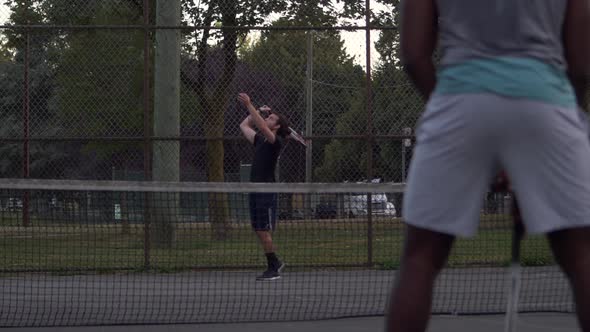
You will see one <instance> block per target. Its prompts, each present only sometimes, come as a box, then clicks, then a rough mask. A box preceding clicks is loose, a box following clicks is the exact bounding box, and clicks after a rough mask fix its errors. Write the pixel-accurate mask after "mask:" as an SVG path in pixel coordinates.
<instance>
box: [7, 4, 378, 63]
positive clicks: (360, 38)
mask: <svg viewBox="0 0 590 332" xmlns="http://www.w3.org/2000/svg"><path fill="white" fill-rule="evenodd" d="M0 1H2V0H0ZM2 3H4V1H2ZM373 6H374V7H375V8H376V9H380V10H387V9H388V8H386V7H385V6H383V5H377V4H373ZM9 15H10V11H9V9H8V7H7V6H6V5H4V4H0V25H2V24H5V23H6V21H7V20H8V17H9ZM354 23H356V24H357V25H359V26H363V25H364V21H359V22H354ZM341 34H342V39H343V40H344V46H345V47H346V50H347V52H348V53H349V54H350V55H352V56H353V57H354V58H355V63H358V64H359V65H361V66H362V67H363V68H364V67H365V64H366V59H365V32H364V31H360V30H359V31H350V32H349V31H343V32H341ZM378 37H379V32H378V31H372V32H371V41H372V42H373V45H372V46H371V58H372V64H373V65H375V64H376V63H377V61H378V60H379V59H378V56H379V54H378V53H377V51H376V50H375V46H374V42H375V41H376V40H377V38H378Z"/></svg>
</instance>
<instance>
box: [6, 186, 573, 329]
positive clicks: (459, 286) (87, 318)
mask: <svg viewBox="0 0 590 332" xmlns="http://www.w3.org/2000/svg"><path fill="white" fill-rule="evenodd" d="M403 190H404V187H403V185H402V184H394V183H380V184H375V183H362V184H357V183H355V184H352V183H345V184H319V183H314V184H305V183H277V184H253V183H190V182H175V183H165V182H131V181H72V180H32V179H0V233H1V234H0V292H1V293H2V296H0V308H1V309H0V326H3V327H16V326H73V325H107V324H108V325H111V324H175V323H178V324H180V323H205V322H207V323H211V322H247V321H282V320H315V319H330V318H339V317H350V316H366V315H382V314H383V313H384V308H385V301H386V298H387V295H388V293H389V290H390V288H391V286H392V283H393V280H394V278H395V274H396V269H397V267H398V265H399V256H400V253H401V248H402V244H403V235H404V228H403V224H402V222H401V219H400V218H399V216H400V214H401V211H400V208H401V201H402V198H403ZM251 194H267V195H273V197H275V198H276V201H277V211H276V215H277V216H278V221H277V223H276V228H275V230H274V232H273V240H274V243H275V245H276V246H277V248H278V249H277V254H278V255H279V257H280V258H281V259H282V260H283V261H284V262H285V263H286V266H287V267H286V269H285V270H284V271H283V273H282V278H281V279H279V280H274V281H267V282H260V281H256V276H257V275H258V274H260V273H261V272H262V271H263V270H264V269H265V267H266V266H265V265H266V261H265V257H264V254H263V252H262V249H261V247H260V244H259V243H258V240H257V238H256V235H255V234H254V232H253V231H252V226H251V221H250V220H251V219H250V218H251V215H250V214H251V211H250V206H249V200H250V195H251ZM482 199H484V203H485V204H483V208H482V213H481V222H480V231H479V234H478V236H477V237H476V238H474V239H460V240H457V242H456V244H455V248H454V249H453V252H452V255H451V257H450V259H449V263H448V266H447V267H446V268H445V269H444V271H443V273H442V274H441V276H440V278H439V279H438V280H437V284H436V290H435V297H434V303H433V312H434V313H439V314H443V313H444V314H449V313H452V314H475V313H502V312H504V311H505V309H506V289H507V287H508V280H507V277H506V276H507V275H506V267H507V266H508V264H509V261H510V239H511V229H512V227H511V225H510V219H509V216H508V215H507V211H508V210H509V209H508V208H507V206H506V202H507V199H506V197H503V196H502V195H488V196H487V197H485V198H482ZM522 263H523V265H524V269H523V281H522V288H521V295H520V299H521V302H520V303H519V310H520V311H526V312H540V311H561V312H572V311H573V301H572V297H571V294H570V290H569V288H568V284H567V282H566V280H565V279H564V277H563V276H562V273H561V272H560V271H559V269H558V268H557V267H556V266H555V264H554V262H553V259H552V255H551V253H550V250H549V248H548V245H547V242H546V240H545V239H544V238H542V237H528V238H527V239H526V240H525V241H524V242H523V247H522Z"/></svg>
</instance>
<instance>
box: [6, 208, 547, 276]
mask: <svg viewBox="0 0 590 332" xmlns="http://www.w3.org/2000/svg"><path fill="white" fill-rule="evenodd" d="M498 220H499V219H498V218H497V217H488V218H487V220H486V219H485V218H484V220H482V224H481V227H480V231H479V235H478V236H477V237H475V238H473V239H459V240H457V241H456V243H455V247H454V249H453V252H452V254H451V257H450V259H449V266H451V267H473V266H506V265H507V264H508V263H509V260H510V241H511V230H510V226H509V224H508V223H507V222H506V221H498ZM212 234H213V233H212V231H211V228H210V225H208V224H204V223H183V224H176V226H175V239H176V240H175V242H174V244H173V246H172V247H170V248H150V250H149V255H148V256H149V262H150V265H151V268H153V269H155V270H157V271H164V272H166V271H182V270H190V269H212V268H215V269H219V268H232V269H233V268H239V267H243V268H251V267H254V266H256V267H261V266H263V264H264V256H263V255H262V254H261V250H260V247H259V244H258V242H257V239H256V237H255V235H254V233H253V232H252V231H251V229H250V226H249V225H248V224H233V228H232V231H231V233H230V235H229V236H228V237H227V238H226V239H224V240H216V239H214V238H213V236H212ZM367 234H368V232H367V224H366V221H365V220H361V219H356V220H352V219H342V220H330V221H327V220H326V221H323V220H322V221H297V222H281V223H280V224H279V229H278V232H276V233H275V236H274V239H275V242H276V244H277V245H278V252H279V254H280V255H281V257H283V258H284V259H285V260H286V261H287V262H288V263H289V266H290V267H291V268H295V267H299V268H301V269H307V268H326V267H331V268H339V267H340V268H345V267H351V266H361V265H366V264H368V252H369V249H368V248H369V245H368V243H369V240H368V235H367ZM402 234H403V226H402V225H401V222H400V221H399V220H395V219H393V220H391V219H389V220H383V219H377V220H375V221H374V222H373V236H372V260H373V262H372V266H374V267H375V268H379V269H395V268H397V267H398V266H399V260H398V257H399V255H400V252H401V247H402V241H403V238H402ZM144 238H145V234H144V228H143V225H130V226H129V227H128V228H127V229H125V228H123V227H122V226H121V225H120V224H117V225H104V224H101V225H92V224H89V225H78V224H60V225H56V224H52V225H49V224H43V223H42V222H40V221H37V220H34V219H33V220H31V226H30V227H26V228H25V227H22V226H19V223H18V219H17V218H15V219H13V220H9V219H8V218H2V222H1V226H0V264H1V266H2V269H3V270H4V271H19V270H21V271H22V270H26V271H39V272H48V271H50V272H55V273H79V272H78V271H79V270H89V271H91V272H93V273H94V272H106V273H108V272H114V271H116V270H119V269H123V270H130V271H142V270H143V269H144V266H145V265H144V261H145V250H144V248H145V245H144V243H145V242H144ZM522 262H523V264H524V265H535V266H538V265H548V264H553V259H552V255H551V252H550V250H549V248H548V245H547V242H546V240H545V239H544V238H543V237H528V238H526V239H525V240H524V242H523V246H522Z"/></svg>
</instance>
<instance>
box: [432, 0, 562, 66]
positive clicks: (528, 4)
mask: <svg viewBox="0 0 590 332" xmlns="http://www.w3.org/2000/svg"><path fill="white" fill-rule="evenodd" d="M436 3H437V7H438V12H439V13H438V14H439V38H440V40H439V42H440V47H441V51H442V53H443V58H442V64H443V65H448V64H454V63H458V62H462V61H465V60H469V59H473V58H486V57H490V56H511V57H525V58H533V59H537V60H540V61H542V62H544V63H547V64H550V65H553V66H555V67H558V68H560V69H563V68H565V60H564V56H563V46H562V26H563V21H564V18H565V14H566V8H567V1H564V0H436Z"/></svg>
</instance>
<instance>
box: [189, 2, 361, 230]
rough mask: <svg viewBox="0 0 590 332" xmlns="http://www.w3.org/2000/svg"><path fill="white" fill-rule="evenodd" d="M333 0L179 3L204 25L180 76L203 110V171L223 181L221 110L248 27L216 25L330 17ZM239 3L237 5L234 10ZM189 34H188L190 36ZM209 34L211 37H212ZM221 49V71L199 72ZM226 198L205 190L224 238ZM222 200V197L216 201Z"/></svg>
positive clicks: (229, 98) (350, 7)
mask: <svg viewBox="0 0 590 332" xmlns="http://www.w3.org/2000/svg"><path fill="white" fill-rule="evenodd" d="M332 3H333V1H331V0H321V1H319V2H318V1H285V0H274V1H247V0H224V1H211V0H203V1H202V2H201V5H200V6H198V5H195V4H194V3H191V2H184V3H183V8H184V11H185V12H186V13H188V15H189V17H190V19H189V22H187V23H190V24H193V25H200V26H205V27H206V28H205V29H204V30H202V31H196V33H195V36H194V38H195V39H196V40H198V42H197V44H196V46H189V47H187V51H191V52H194V53H195V56H194V62H196V73H193V74H192V75H189V74H187V73H183V78H184V82H185V83H186V84H187V85H189V86H190V87H191V88H192V89H193V90H194V91H195V93H196V95H197V98H198V102H199V105H200V109H201V110H202V111H203V112H204V120H205V122H204V125H203V127H204V133H205V135H206V136H207V137H208V138H209V139H208V140H207V147H206V151H207V161H208V165H207V171H208V179H209V181H212V182H220V181H224V147H223V142H222V141H221V140H219V138H220V137H222V136H223V133H224V127H225V121H224V120H225V118H224V116H222V115H223V114H224V111H225V110H226V109H227V107H228V103H229V102H230V101H232V100H233V98H234V96H231V95H230V94H229V93H230V89H229V87H230V86H231V83H232V81H233V78H234V75H235V71H236V67H237V63H238V50H239V46H240V45H241V44H242V43H243V42H244V40H245V38H246V36H247V33H248V30H244V29H230V28H228V29H221V30H216V29H215V28H216V27H217V28H219V27H235V26H252V25H260V24H262V23H263V22H264V20H265V19H266V18H267V17H268V16H269V15H271V14H273V13H281V14H282V15H283V16H285V17H292V18H295V17H303V16H305V13H307V14H308V17H311V18H313V19H316V20H321V19H325V20H326V21H327V22H334V19H335V18H333V16H332V15H330V13H331V8H332V6H333V5H332ZM356 4H357V2H356V1H352V0H347V1H346V4H345V8H346V9H347V11H348V12H353V11H354V10H353V8H355V6H356ZM238 9H239V10H238ZM191 37H193V36H191ZM211 39H214V40H216V42H213V43H212V42H211ZM214 50H215V51H217V52H220V53H221V57H220V59H221V61H222V65H221V66H220V67H221V68H222V70H221V73H220V74H219V75H218V76H217V77H215V79H211V77H209V78H207V77H206V76H205V75H204V74H205V72H206V64H208V63H209V61H208V58H209V57H210V56H211V54H212V52H213V51H214ZM226 201H227V200H226V199H224V198H223V197H221V198H220V197H215V195H210V198H209V207H210V216H212V217H214V218H217V219H214V220H212V224H213V225H216V226H215V227H216V228H215V234H216V236H217V237H218V238H224V237H225V236H226V235H225V234H227V232H228V226H229V225H228V224H227V221H226V218H225V217H224V216H226V215H227V205H225V203H223V202H226ZM220 202H221V203H220Z"/></svg>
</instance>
